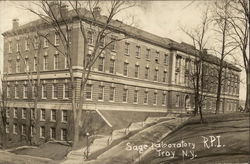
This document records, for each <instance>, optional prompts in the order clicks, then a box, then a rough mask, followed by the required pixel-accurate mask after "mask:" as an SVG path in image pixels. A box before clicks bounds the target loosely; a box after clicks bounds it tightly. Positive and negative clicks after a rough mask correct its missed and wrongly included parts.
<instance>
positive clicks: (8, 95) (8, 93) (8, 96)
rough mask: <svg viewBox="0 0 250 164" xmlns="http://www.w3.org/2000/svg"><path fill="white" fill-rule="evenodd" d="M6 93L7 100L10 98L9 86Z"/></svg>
mask: <svg viewBox="0 0 250 164" xmlns="http://www.w3.org/2000/svg"><path fill="white" fill-rule="evenodd" d="M6 90H7V91H6V92H7V98H10V86H9V85H7V88H6Z"/></svg>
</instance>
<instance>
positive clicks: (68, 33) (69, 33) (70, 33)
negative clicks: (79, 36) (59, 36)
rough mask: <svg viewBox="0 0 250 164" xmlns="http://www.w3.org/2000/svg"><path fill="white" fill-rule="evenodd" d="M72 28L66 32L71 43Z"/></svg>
mask: <svg viewBox="0 0 250 164" xmlns="http://www.w3.org/2000/svg"><path fill="white" fill-rule="evenodd" d="M71 36H72V30H71V29H69V30H68V31H67V32H66V39H67V41H68V43H69V44H71V40H72V37H71Z"/></svg>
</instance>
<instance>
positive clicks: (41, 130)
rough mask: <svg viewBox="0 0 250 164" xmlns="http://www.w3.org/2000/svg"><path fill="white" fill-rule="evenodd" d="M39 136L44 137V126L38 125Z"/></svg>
mask: <svg viewBox="0 0 250 164" xmlns="http://www.w3.org/2000/svg"><path fill="white" fill-rule="evenodd" d="M40 138H45V127H44V126H41V127H40Z"/></svg>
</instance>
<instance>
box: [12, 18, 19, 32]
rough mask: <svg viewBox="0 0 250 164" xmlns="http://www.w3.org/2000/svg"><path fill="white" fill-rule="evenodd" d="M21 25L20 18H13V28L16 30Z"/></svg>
mask: <svg viewBox="0 0 250 164" xmlns="http://www.w3.org/2000/svg"><path fill="white" fill-rule="evenodd" d="M18 27H19V19H17V18H15V19H13V20H12V29H13V30H15V29H17V28H18Z"/></svg>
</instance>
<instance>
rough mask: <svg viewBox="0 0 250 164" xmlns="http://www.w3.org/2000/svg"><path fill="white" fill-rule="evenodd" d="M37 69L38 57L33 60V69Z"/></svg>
mask: <svg viewBox="0 0 250 164" xmlns="http://www.w3.org/2000/svg"><path fill="white" fill-rule="evenodd" d="M36 70H37V58H36V57H35V58H34V60H33V71H36Z"/></svg>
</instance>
